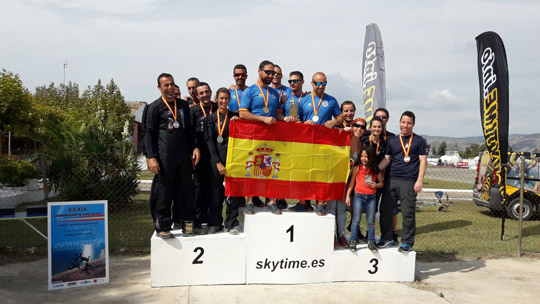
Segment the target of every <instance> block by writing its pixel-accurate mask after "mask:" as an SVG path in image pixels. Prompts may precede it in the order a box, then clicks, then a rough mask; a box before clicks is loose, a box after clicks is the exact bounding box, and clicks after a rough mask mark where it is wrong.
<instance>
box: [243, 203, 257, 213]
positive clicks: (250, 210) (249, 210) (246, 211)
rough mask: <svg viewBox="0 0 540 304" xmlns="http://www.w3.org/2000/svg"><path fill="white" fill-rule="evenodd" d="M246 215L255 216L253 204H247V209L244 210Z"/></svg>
mask: <svg viewBox="0 0 540 304" xmlns="http://www.w3.org/2000/svg"><path fill="white" fill-rule="evenodd" d="M244 213H245V214H249V215H252V214H255V206H253V204H252V203H246V207H245V208H244Z"/></svg>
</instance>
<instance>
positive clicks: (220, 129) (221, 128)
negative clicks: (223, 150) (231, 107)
mask: <svg viewBox="0 0 540 304" xmlns="http://www.w3.org/2000/svg"><path fill="white" fill-rule="evenodd" d="M216 114H217V126H218V137H217V139H216V141H217V142H218V143H220V144H221V143H223V131H225V125H226V124H227V117H229V111H227V113H225V119H223V126H222V125H221V121H220V119H219V116H220V115H219V114H220V113H219V111H218V112H217V113H216Z"/></svg>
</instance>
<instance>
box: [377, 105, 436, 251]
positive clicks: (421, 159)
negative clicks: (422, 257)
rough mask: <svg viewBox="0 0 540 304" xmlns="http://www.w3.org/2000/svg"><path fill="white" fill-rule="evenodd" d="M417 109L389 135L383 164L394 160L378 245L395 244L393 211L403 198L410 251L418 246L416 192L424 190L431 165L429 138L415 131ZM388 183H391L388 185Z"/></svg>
mask: <svg viewBox="0 0 540 304" xmlns="http://www.w3.org/2000/svg"><path fill="white" fill-rule="evenodd" d="M414 123H415V116H414V113H413V112H411V111H405V112H403V114H401V118H400V120H399V129H400V131H401V133H400V134H399V135H398V136H394V137H390V138H388V143H387V146H386V155H385V158H384V159H383V160H382V161H381V163H380V164H379V168H381V170H382V169H384V168H386V167H387V166H388V165H389V164H390V163H391V164H392V166H391V167H390V174H389V179H385V180H384V183H385V187H384V193H383V197H382V201H381V206H380V209H379V211H380V222H381V239H380V240H379V243H378V244H377V246H378V247H386V246H388V245H392V244H393V243H394V241H393V235H392V215H393V210H394V208H395V206H396V204H397V201H398V200H399V201H401V213H402V215H403V223H402V227H401V246H400V247H399V249H398V250H399V251H400V252H408V251H411V250H412V247H413V246H414V237H415V234H416V194H417V193H418V192H420V191H422V185H423V182H424V175H425V174H426V168H427V154H428V149H427V145H426V141H425V140H424V138H422V137H421V136H419V135H417V134H414V133H413V127H414ZM387 183H389V184H388V185H387Z"/></svg>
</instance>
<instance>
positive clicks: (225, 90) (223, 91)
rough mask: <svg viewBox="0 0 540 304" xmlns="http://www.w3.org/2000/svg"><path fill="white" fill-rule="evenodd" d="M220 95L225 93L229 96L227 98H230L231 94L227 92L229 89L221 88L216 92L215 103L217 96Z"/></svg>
mask: <svg viewBox="0 0 540 304" xmlns="http://www.w3.org/2000/svg"><path fill="white" fill-rule="evenodd" d="M221 93H227V95H229V98H231V92H229V89H227V88H224V87H221V88H219V89H218V90H217V91H216V101H217V99H218V96H219V94H221Z"/></svg>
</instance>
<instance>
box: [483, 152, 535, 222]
mask: <svg viewBox="0 0 540 304" xmlns="http://www.w3.org/2000/svg"><path fill="white" fill-rule="evenodd" d="M508 154H509V162H508V172H507V175H506V186H505V187H506V194H507V195H508V199H507V206H508V207H507V208H506V213H507V214H508V216H509V217H510V218H511V219H514V220H518V219H519V205H520V199H519V192H520V191H519V189H520V184H521V175H520V169H519V167H520V161H519V156H524V157H525V175H524V187H523V188H524V192H523V220H525V221H527V220H530V219H532V218H533V217H534V216H535V215H538V213H540V178H539V172H540V154H538V155H535V154H532V155H531V153H528V152H512V153H510V152H509V153H508ZM490 181H491V182H490ZM488 184H489V185H490V186H489V187H488ZM488 188H489V189H488ZM473 201H474V202H475V204H476V205H477V206H482V207H487V208H489V209H490V210H491V211H492V212H501V211H503V212H504V211H505V208H504V206H503V205H502V203H501V202H502V199H501V194H500V192H499V189H498V188H497V176H496V175H494V174H493V163H492V162H491V158H490V156H489V152H487V151H485V152H481V153H480V156H479V161H478V166H477V168H476V179H475V183H474V188H473Z"/></svg>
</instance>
